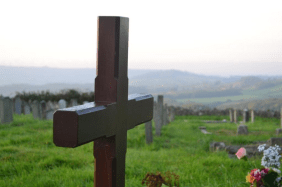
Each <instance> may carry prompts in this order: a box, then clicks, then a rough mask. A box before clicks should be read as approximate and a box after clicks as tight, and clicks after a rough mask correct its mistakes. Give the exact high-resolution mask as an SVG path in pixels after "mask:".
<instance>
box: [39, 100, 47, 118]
mask: <svg viewBox="0 0 282 187" xmlns="http://www.w3.org/2000/svg"><path fill="white" fill-rule="evenodd" d="M39 110H40V114H41V119H46V102H45V101H44V100H42V101H40V105H39Z"/></svg>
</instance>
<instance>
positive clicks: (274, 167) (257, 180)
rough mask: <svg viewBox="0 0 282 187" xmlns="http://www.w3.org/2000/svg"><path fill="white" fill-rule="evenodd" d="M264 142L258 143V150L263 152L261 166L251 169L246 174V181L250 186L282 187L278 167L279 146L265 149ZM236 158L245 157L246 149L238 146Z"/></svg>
mask: <svg viewBox="0 0 282 187" xmlns="http://www.w3.org/2000/svg"><path fill="white" fill-rule="evenodd" d="M265 147H266V144H263V145H259V146H258V150H259V152H263V157H262V159H261V166H262V167H261V168H260V169H258V168H255V169H253V170H251V172H250V173H248V175H247V176H246V182H247V183H249V184H251V186H250V187H267V186H269V187H282V180H281V176H280V174H281V171H280V170H279V168H280V161H279V159H280V157H281V156H280V155H279V151H280V150H281V148H280V147H279V146H278V145H275V146H270V147H269V148H268V149H265ZM236 155H237V157H238V159H241V158H244V157H246V149H245V148H243V149H242V148H240V149H239V150H238V152H237V153H236Z"/></svg>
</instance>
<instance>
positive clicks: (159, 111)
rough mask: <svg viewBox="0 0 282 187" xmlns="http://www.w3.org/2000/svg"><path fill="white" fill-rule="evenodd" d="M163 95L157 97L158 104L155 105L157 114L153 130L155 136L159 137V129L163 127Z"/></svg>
mask: <svg viewBox="0 0 282 187" xmlns="http://www.w3.org/2000/svg"><path fill="white" fill-rule="evenodd" d="M163 100H164V96H163V95H158V103H157V114H156V119H155V128H156V135H157V136H160V135H161V128H162V125H163Z"/></svg>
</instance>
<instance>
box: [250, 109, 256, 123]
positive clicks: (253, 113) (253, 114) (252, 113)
mask: <svg viewBox="0 0 282 187" xmlns="http://www.w3.org/2000/svg"><path fill="white" fill-rule="evenodd" d="M251 118H252V123H254V122H255V112H254V110H251Z"/></svg>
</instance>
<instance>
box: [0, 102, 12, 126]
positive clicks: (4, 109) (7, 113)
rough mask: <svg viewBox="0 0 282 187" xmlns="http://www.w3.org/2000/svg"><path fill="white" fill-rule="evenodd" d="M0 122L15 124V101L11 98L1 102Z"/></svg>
mask: <svg viewBox="0 0 282 187" xmlns="http://www.w3.org/2000/svg"><path fill="white" fill-rule="evenodd" d="M0 122H1V123H11V122H13V101H12V100H11V99H10V98H9V97H2V99H1V100H0Z"/></svg>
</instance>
